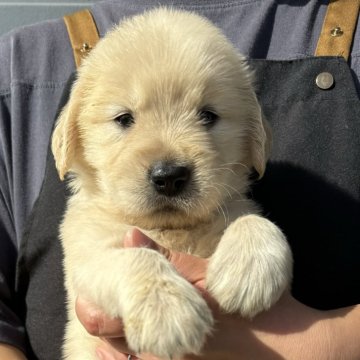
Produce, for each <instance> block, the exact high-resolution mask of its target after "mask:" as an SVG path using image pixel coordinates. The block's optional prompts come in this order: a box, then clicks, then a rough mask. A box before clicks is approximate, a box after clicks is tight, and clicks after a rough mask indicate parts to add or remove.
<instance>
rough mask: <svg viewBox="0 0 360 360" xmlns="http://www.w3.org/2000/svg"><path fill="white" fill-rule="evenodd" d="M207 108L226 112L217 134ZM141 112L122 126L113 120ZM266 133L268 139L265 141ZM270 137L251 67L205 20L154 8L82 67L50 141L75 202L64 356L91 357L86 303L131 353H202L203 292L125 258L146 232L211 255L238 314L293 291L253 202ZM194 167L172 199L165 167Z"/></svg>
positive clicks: (109, 38) (211, 273)
mask: <svg viewBox="0 0 360 360" xmlns="http://www.w3.org/2000/svg"><path fill="white" fill-rule="evenodd" d="M203 108H211V109H212V110H214V111H215V112H216V113H217V114H218V115H219V120H218V122H217V123H216V124H215V125H214V126H213V127H211V128H207V127H206V126H204V125H203V124H202V123H201V121H200V119H199V112H200V111H201V109H203ZM122 113H131V114H132V115H133V117H134V124H132V125H131V126H130V127H129V128H126V129H124V128H122V127H121V126H119V124H117V123H116V122H115V121H114V118H115V117H116V116H118V115H119V114H122ZM267 133H268V134H267ZM269 147H270V138H269V132H268V131H267V125H266V123H265V121H264V119H263V117H262V114H261V109H260V107H259V104H258V102H257V99H256V96H255V94H254V90H253V87H252V77H251V74H250V72H249V69H248V68H247V66H246V64H245V62H244V60H243V58H242V57H241V56H240V55H239V54H238V53H237V52H236V51H235V49H234V48H233V47H232V45H231V44H230V43H229V41H227V40H226V38H225V37H224V36H223V35H222V33H221V32H220V31H219V30H218V29H217V28H216V27H215V26H213V25H212V24H210V23H209V22H208V21H207V20H205V19H203V18H200V17H199V16H197V15H195V14H191V13H187V12H181V11H175V10H167V9H157V10H153V11H151V12H148V13H145V14H144V15H140V16H136V17H134V18H133V19H130V20H127V21H124V22H123V23H121V24H120V25H119V26H118V27H116V28H115V29H114V30H113V31H111V32H110V33H109V34H107V35H106V36H105V38H104V39H103V40H101V41H100V43H99V44H98V45H97V47H96V48H95V49H94V50H93V52H92V53H91V54H90V55H89V56H88V58H87V59H86V61H84V63H83V65H82V66H81V67H80V69H79V74H78V79H77V80H76V83H75V84H74V86H73V89H72V92H71V96H70V100H69V102H68V104H67V105H66V107H65V108H64V110H63V111H62V113H61V115H60V117H59V119H58V122H57V126H56V129H55V131H54V134H53V140H52V150H53V153H54V156H55V160H56V166H57V169H58V171H59V174H60V177H61V178H64V176H65V174H66V173H68V172H70V173H71V174H72V180H71V186H72V190H73V195H72V196H71V198H70V199H69V201H68V206H67V210H66V214H65V217H64V220H63V222H62V224H61V241H62V245H63V248H64V254H65V260H64V270H65V279H66V280H65V281H66V289H67V293H68V304H67V309H68V317H69V322H68V325H67V328H66V338H65V343H64V359H68V360H94V359H96V357H95V348H96V346H97V343H98V340H97V339H96V338H95V337H92V336H90V335H88V334H87V333H86V331H85V330H84V329H83V327H82V326H81V324H80V323H79V321H78V320H77V318H76V315H75V313H74V302H75V299H76V297H77V296H78V295H79V294H81V295H82V296H84V297H86V298H88V299H89V300H90V301H92V302H94V303H95V304H97V305H98V306H100V307H101V308H102V309H103V310H104V311H105V312H106V313H107V314H108V315H110V316H113V317H121V318H122V319H123V321H124V324H125V332H126V338H127V341H128V344H129V346H130V347H131V348H132V349H133V350H134V351H136V352H149V353H154V354H155V355H157V356H159V357H161V358H164V359H167V358H176V357H179V356H181V355H183V354H185V353H199V352H200V351H201V348H202V346H203V343H204V341H205V338H206V336H207V335H208V334H209V333H210V332H211V330H212V328H213V326H214V323H213V318H212V314H211V311H210V310H209V308H208V306H207V304H206V302H205V301H204V300H203V298H202V296H201V295H200V293H198V292H197V290H195V289H194V288H193V287H192V286H191V285H190V284H189V283H188V282H187V281H185V280H184V279H183V278H182V277H181V276H180V275H179V274H178V273H177V272H176V271H175V270H174V268H173V267H172V266H171V265H170V263H169V262H168V261H167V260H166V259H165V258H164V257H163V256H162V255H161V254H159V253H157V252H155V251H153V250H151V249H146V248H131V249H123V248H122V242H123V238H124V235H125V233H126V232H127V231H128V230H129V229H130V228H131V227H135V226H136V227H138V228H140V229H142V230H143V231H145V232H146V233H147V234H149V235H150V236H151V237H152V238H153V239H154V240H155V241H157V242H158V243H160V244H162V245H163V246H165V247H168V248H170V249H176V250H180V251H185V252H188V253H192V254H195V255H197V256H201V257H209V258H210V264H209V269H208V274H207V287H208V289H209V291H210V292H211V294H212V295H213V296H214V297H215V299H216V300H217V301H218V302H219V304H220V306H221V307H222V308H223V309H224V310H225V311H229V312H235V313H239V314H241V315H242V316H245V317H253V316H254V315H256V314H257V313H258V312H260V311H263V310H266V309H268V308H269V307H271V306H272V305H273V304H274V303H275V302H276V301H277V300H278V299H279V297H280V296H281V294H282V292H283V291H284V289H285V288H286V287H287V286H289V282H290V279H291V264H292V261H291V253H290V250H289V247H288V245H287V242H286V240H285V238H284V236H283V235H282V233H281V231H280V230H279V229H278V228H277V227H276V226H275V225H274V224H272V223H271V222H269V221H268V220H266V219H264V218H262V217H261V216H260V215H259V211H258V208H257V206H256V205H255V204H254V203H252V202H251V201H250V200H248V199H247V198H246V195H245V194H246V191H247V189H248V176H249V174H250V172H251V170H252V169H255V170H256V171H257V172H258V174H259V175H260V176H262V174H263V173H264V171H265V164H266V160H267V156H268V152H269ZM160 160H167V161H173V162H175V163H177V164H180V165H184V166H185V165H186V166H190V167H191V168H192V178H191V184H190V187H191V189H192V190H191V191H190V192H188V193H185V195H184V196H179V197H175V198H171V199H165V200H164V199H163V198H161V196H159V195H158V194H156V192H155V191H154V189H153V188H152V186H151V184H150V182H149V178H148V171H149V168H150V167H151V166H152V164H154V163H155V162H157V161H160Z"/></svg>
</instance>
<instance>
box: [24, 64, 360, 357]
mask: <svg viewBox="0 0 360 360" xmlns="http://www.w3.org/2000/svg"><path fill="white" fill-rule="evenodd" d="M251 66H252V67H254V68H255V69H256V73H257V80H258V81H257V88H258V89H259V93H258V96H259V99H260V102H261V103H262V106H263V109H264V112H265V115H266V117H267V119H268V120H269V122H270V123H271V126H272V129H273V137H274V147H273V151H272V156H271V159H270V161H269V164H268V167H267V171H266V174H265V176H264V178H263V179H262V180H261V181H256V182H255V184H254V186H253V188H252V190H251V192H250V194H249V196H251V197H253V198H254V199H255V200H256V201H258V202H259V203H260V204H261V205H262V206H263V209H264V215H265V216H267V217H268V218H270V219H271V220H273V221H274V222H276V223H277V224H278V225H279V226H280V228H282V229H283V231H284V232H285V234H286V235H287V238H288V241H289V243H290V245H291V247H292V250H293V253H294V259H295V268H294V280H293V284H292V293H293V295H294V297H295V298H297V299H298V300H300V301H301V302H303V303H305V304H307V305H309V306H312V307H315V308H318V309H334V308H338V307H343V306H348V305H353V304H358V303H360V286H359V285H360V206H359V195H360V188H359V186H360V103H359V97H358V94H357V92H356V87H355V84H354V79H353V78H352V74H351V70H350V69H349V67H348V65H347V63H346V61H345V60H344V59H343V58H321V57H320V58H308V59H304V60H294V61H265V60H253V61H251ZM323 72H328V73H330V74H332V76H333V78H334V81H335V83H334V85H333V86H332V87H331V88H330V89H327V90H323V89H320V88H319V87H318V86H317V85H316V84H315V79H316V78H317V76H318V74H320V73H323ZM68 90H69V88H67V90H66V91H65V94H64V97H63V99H62V102H61V104H60V107H62V106H63V105H64V104H65V103H66V99H67V96H68ZM66 196H67V194H66V190H65V185H64V184H63V183H61V182H60V181H59V179H58V175H57V173H56V170H55V166H54V159H53V157H52V154H51V152H50V151H49V153H48V157H47V167H46V174H45V178H44V183H43V186H42V189H41V192H40V195H39V198H38V200H37V202H36V204H35V206H34V209H33V211H32V214H31V216H30V218H29V221H28V224H27V226H26V232H25V234H24V239H23V241H22V247H21V249H20V254H19V262H18V281H17V292H18V295H19V296H18V298H19V299H21V300H20V301H19V308H20V309H21V313H22V316H23V320H24V322H25V324H26V329H27V333H28V339H29V341H28V342H29V354H31V355H29V359H40V360H59V359H60V358H61V356H60V348H61V343H62V338H63V333H64V326H65V321H66V320H65V295H64V288H63V274H62V250H61V246H60V243H59V240H58V226H59V223H60V221H61V218H62V215H63V213H64V207H65V201H66Z"/></svg>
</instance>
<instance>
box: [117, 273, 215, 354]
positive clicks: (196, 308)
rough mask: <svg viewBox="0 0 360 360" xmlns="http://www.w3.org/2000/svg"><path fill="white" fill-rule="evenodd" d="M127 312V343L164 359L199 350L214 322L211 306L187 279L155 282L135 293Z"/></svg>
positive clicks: (179, 278)
mask: <svg viewBox="0 0 360 360" xmlns="http://www.w3.org/2000/svg"><path fill="white" fill-rule="evenodd" d="M131 303H132V305H131V307H129V308H128V309H127V311H126V312H124V318H123V320H124V324H125V334H126V339H127V342H128V345H129V347H130V348H131V349H133V350H134V351H135V352H136V353H151V354H154V355H156V356H158V357H160V358H162V359H172V358H176V357H181V356H183V355H184V354H190V353H193V354H197V353H199V352H200V350H201V348H202V346H203V344H204V342H205V338H206V336H207V334H209V333H210V331H211V328H212V325H213V317H212V314H211V311H210V309H209V308H208V306H207V304H206V302H205V301H204V299H203V298H202V296H201V295H200V294H199V293H198V292H197V291H196V290H195V289H194V288H193V286H192V285H190V284H189V283H188V282H187V281H186V280H184V279H183V278H181V277H180V276H177V278H171V279H168V280H163V281H159V279H158V280H157V281H156V283H155V284H152V285H151V287H150V286H149V287H148V289H147V290H145V291H139V292H137V293H135V294H134V296H133V298H132V300H131Z"/></svg>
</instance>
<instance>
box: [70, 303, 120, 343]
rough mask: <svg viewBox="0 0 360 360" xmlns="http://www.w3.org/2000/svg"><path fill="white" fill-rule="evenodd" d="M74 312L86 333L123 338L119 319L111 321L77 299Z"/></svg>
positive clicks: (94, 307)
mask: <svg viewBox="0 0 360 360" xmlns="http://www.w3.org/2000/svg"><path fill="white" fill-rule="evenodd" d="M75 311H76V315H77V317H78V319H79V320H80V322H81V324H82V325H83V326H84V328H85V329H86V330H87V332H88V333H89V334H91V335H93V336H103V337H124V336H125V333H124V326H123V322H122V321H121V319H111V318H110V317H108V316H107V315H105V314H104V313H103V312H102V310H101V309H99V308H98V307H96V306H95V305H94V304H92V303H90V302H88V301H87V300H85V299H84V298H82V297H78V298H77V299H76V303H75Z"/></svg>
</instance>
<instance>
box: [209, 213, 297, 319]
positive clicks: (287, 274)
mask: <svg viewBox="0 0 360 360" xmlns="http://www.w3.org/2000/svg"><path fill="white" fill-rule="evenodd" d="M291 275H292V255H291V251H290V248H289V245H288V243H287V241H286V239H285V237H284V235H283V234H282V232H281V231H280V229H279V228H278V227H277V226H275V225H274V224H273V223H272V222H270V221H269V220H266V219H265V218H262V217H260V216H257V215H247V216H243V217H240V218H238V219H237V220H235V221H234V222H233V223H232V224H231V225H230V226H229V227H228V228H227V229H226V231H225V233H224V235H223V237H222V238H221V240H220V243H219V245H218V247H217V249H216V251H215V253H214V254H213V256H212V257H211V259H210V263H209V268H208V273H207V288H208V289H209V291H210V293H211V294H212V295H213V296H214V298H215V299H216V300H217V301H218V302H219V304H220V306H221V307H222V308H223V309H224V310H226V311H228V312H239V313H240V314H241V315H242V316H245V317H250V318H251V317H253V316H255V315H256V314H257V313H259V312H260V311H262V310H266V309H269V308H270V307H271V306H272V305H273V304H274V303H275V302H276V301H277V300H278V299H279V297H280V296H281V294H282V293H283V291H284V290H285V289H286V287H288V286H289V285H290V281H291Z"/></svg>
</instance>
